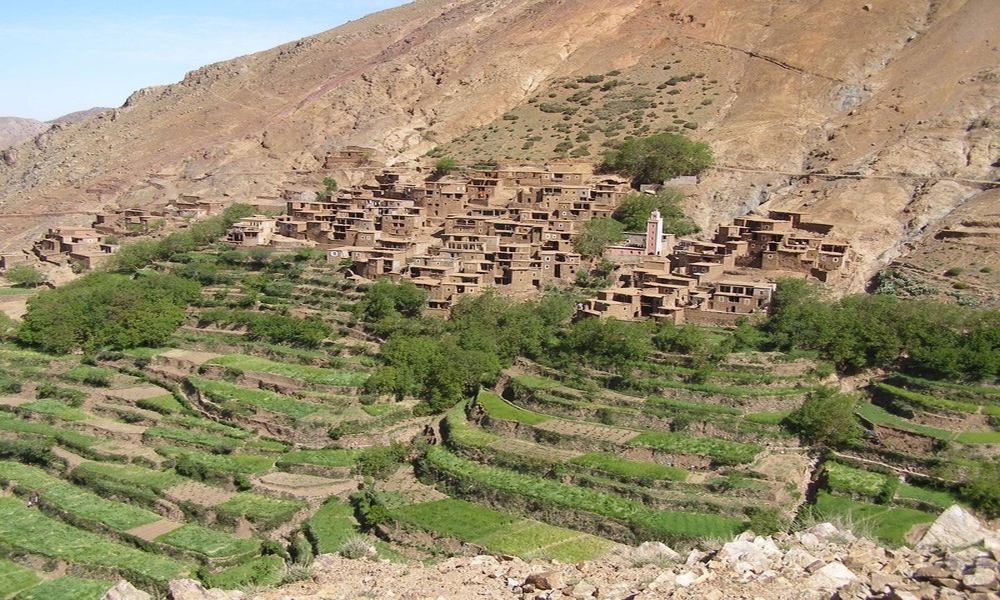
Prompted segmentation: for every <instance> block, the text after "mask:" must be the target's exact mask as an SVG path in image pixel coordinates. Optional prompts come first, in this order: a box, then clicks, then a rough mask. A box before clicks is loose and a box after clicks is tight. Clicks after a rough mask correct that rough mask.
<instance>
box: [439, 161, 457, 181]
mask: <svg viewBox="0 0 1000 600" xmlns="http://www.w3.org/2000/svg"><path fill="white" fill-rule="evenodd" d="M457 167H458V162H457V161H456V160H455V159H454V158H450V157H447V156H446V157H444V158H440V159H438V161H437V162H436V163H434V175H436V176H437V177H443V176H445V175H447V174H448V173H451V172H452V171H454V170H455V169H456V168H457Z"/></svg>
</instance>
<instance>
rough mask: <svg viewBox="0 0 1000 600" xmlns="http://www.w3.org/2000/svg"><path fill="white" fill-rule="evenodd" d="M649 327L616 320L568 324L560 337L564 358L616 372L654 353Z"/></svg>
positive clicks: (582, 321) (648, 325)
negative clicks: (561, 337) (571, 357)
mask: <svg viewBox="0 0 1000 600" xmlns="http://www.w3.org/2000/svg"><path fill="white" fill-rule="evenodd" d="M650 329H651V325H650V324H648V323H645V322H643V323H632V322H626V321H619V320H618V319H583V320H581V321H577V322H576V323H574V324H572V325H570V327H569V329H568V330H567V331H566V332H565V334H564V335H563V343H562V350H563V353H564V354H565V355H567V356H582V357H584V358H585V359H586V360H587V361H588V362H590V363H592V364H594V365H596V366H599V367H611V368H614V369H615V370H621V369H623V368H627V366H628V363H630V362H634V361H640V360H645V359H646V358H647V357H648V356H649V354H650V352H652V350H653V344H652V341H651V336H650V333H651V330H650Z"/></svg>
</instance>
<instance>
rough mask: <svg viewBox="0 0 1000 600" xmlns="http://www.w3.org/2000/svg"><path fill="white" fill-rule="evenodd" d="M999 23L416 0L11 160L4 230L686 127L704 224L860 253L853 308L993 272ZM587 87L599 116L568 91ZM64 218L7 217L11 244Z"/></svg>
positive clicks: (899, 1)
mask: <svg viewBox="0 0 1000 600" xmlns="http://www.w3.org/2000/svg"><path fill="white" fill-rule="evenodd" d="M998 25H1000V4H998V3H996V2H994V1H992V0H880V1H879V2H871V3H867V4H866V3H862V2H859V3H845V2H842V1H841V0H766V1H765V0H746V1H744V2H741V3H739V4H738V6H737V5H734V4H733V3H731V2H725V1H724V0H703V1H701V2H684V1H677V0H610V1H609V0H575V1H573V2H566V1H556V2H553V1H546V0H417V1H415V2H412V3H410V4H407V5H404V6H402V7H399V8H396V9H392V10H387V11H383V12H380V13H376V14H373V15H370V16H368V17H366V18H364V19H361V20H358V21H354V22H351V23H348V24H346V25H343V26H341V27H338V28H336V29H333V30H331V31H328V32H325V33H321V34H319V35H316V36H312V37H309V38H305V39H302V40H298V41H295V42H291V43H288V44H285V45H283V46H279V47H277V48H274V49H272V50H269V51H266V52H262V53H259V54H254V55H250V56H243V57H240V58H236V59H233V60H231V61H227V62H222V63H218V64H214V65H209V66H206V67H204V68H201V69H198V70H196V71H193V72H191V73H189V74H188V75H187V76H186V77H185V78H184V79H183V81H181V82H178V83H176V84H172V85H167V86H162V87H154V88H147V89H143V90H139V91H137V92H135V93H134V94H133V95H132V96H131V97H130V98H129V99H128V101H127V102H126V103H125V105H123V106H122V107H120V108H117V109H114V110H109V111H105V112H102V113H99V114H97V115H95V116H91V117H89V118H87V119H84V120H83V121H81V122H79V123H75V124H69V125H66V124H56V125H54V126H53V127H51V128H50V129H49V130H48V131H46V132H44V133H42V134H41V135H39V136H37V137H35V138H34V139H33V140H32V141H30V142H27V143H23V144H21V145H19V146H16V147H14V148H10V149H7V150H4V151H3V153H2V161H0V190H2V191H0V217H2V216H3V215H28V214H31V213H34V212H46V213H58V214H59V215H60V219H61V222H63V223H65V224H83V223H86V222H88V221H89V219H90V217H89V216H88V215H87V214H81V213H79V212H78V211H84V212H86V211H94V210H105V209H110V208H116V207H155V206H162V205H164V204H166V203H167V202H168V201H169V200H171V199H173V198H176V197H177V196H178V195H180V194H193V195H200V196H203V197H221V198H227V199H231V200H233V201H237V200H252V199H254V198H256V197H273V196H276V195H278V194H280V193H281V191H282V190H283V189H285V188H286V187H289V186H303V185H313V186H315V187H316V189H320V188H321V183H320V182H321V181H322V179H323V177H324V176H326V175H327V173H326V172H324V171H323V169H322V167H323V163H324V159H325V157H326V155H327V154H329V153H331V152H334V151H336V150H337V149H339V148H342V147H344V146H347V145H361V146H368V147H373V148H375V149H377V153H378V155H377V158H378V159H380V160H382V161H385V162H387V163H391V164H407V163H409V164H415V163H414V162H413V161H415V160H416V159H418V158H420V157H421V156H422V155H424V154H425V153H427V152H428V151H430V150H431V149H434V148H438V147H440V148H438V151H445V152H455V153H456V154H455V156H456V158H459V159H460V160H468V161H472V160H475V159H476V158H477V157H480V158H495V159H500V160H511V161H514V160H518V159H522V158H526V159H532V160H542V159H544V158H545V157H544V156H542V155H541V154H540V152H542V151H545V150H546V149H547V148H550V147H551V148H552V151H553V152H556V151H557V149H558V151H559V152H561V153H563V154H566V153H567V152H568V153H569V154H570V155H572V156H576V157H582V158H587V157H589V158H594V157H596V156H598V155H599V154H600V152H601V151H602V150H603V149H604V148H603V146H602V141H604V140H607V139H614V138H615V137H618V139H621V136H624V135H628V134H629V133H633V132H635V133H638V132H643V131H656V130H659V129H663V128H665V127H667V126H673V127H676V128H678V129H680V130H682V131H685V132H686V133H688V134H689V135H691V136H692V137H694V138H696V139H699V140H701V141H705V142H708V143H709V144H710V145H711V146H712V148H713V149H714V151H715V155H716V164H717V166H716V167H715V168H713V169H711V170H710V171H708V172H707V173H706V174H704V175H703V176H702V177H701V179H700V181H699V183H698V184H697V185H696V186H693V187H691V188H690V189H689V190H687V191H689V193H690V196H689V199H688V203H687V204H688V206H687V209H688V211H689V212H690V213H691V214H692V215H694V217H695V218H696V220H697V221H698V222H699V223H700V224H701V226H702V228H703V229H705V230H711V229H712V228H713V227H714V225H715V224H716V223H718V222H727V221H729V220H730V219H731V218H732V217H733V216H737V215H740V214H745V213H747V212H749V211H752V210H756V209H766V208H775V209H785V210H804V211H808V212H810V213H811V216H812V217H813V218H815V219H817V220H820V221H827V222H830V223H833V224H835V225H836V226H837V230H838V231H839V232H840V233H841V234H842V235H843V236H844V237H846V238H847V239H849V240H850V242H851V243H852V247H853V249H854V251H855V254H856V255H855V257H854V261H853V264H852V268H851V270H850V271H849V275H850V276H849V277H848V279H847V280H846V281H845V282H843V284H842V285H841V289H840V291H841V292H849V291H860V290H862V289H863V288H864V287H865V286H866V285H867V284H868V282H869V280H870V278H871V277H872V276H873V275H874V274H875V273H876V272H877V271H878V270H879V269H881V268H883V267H884V266H885V265H886V264H888V263H889V262H890V261H891V260H894V259H895V260H897V261H899V262H901V263H905V266H906V267H907V268H908V269H910V271H911V272H912V273H916V274H922V275H921V276H927V277H938V276H940V275H941V274H942V272H943V271H944V270H945V269H947V268H948V267H951V266H954V265H951V264H944V265H938V264H936V262H935V261H936V259H934V258H933V256H932V255H935V253H928V252H925V251H924V250H926V249H927V248H930V247H931V246H932V245H933V244H937V243H941V242H942V240H946V243H947V248H949V252H952V254H950V255H948V260H950V261H965V262H966V264H964V265H962V266H964V267H968V266H969V265H970V264H975V262H976V261H978V262H979V263H980V264H981V265H982V264H987V263H989V262H990V260H992V261H993V262H996V243H997V242H996V240H998V239H1000V227H998V224H1000V218H998V216H997V213H1000V207H998V204H997V196H996V194H995V193H991V192H990V190H991V189H994V188H995V187H997V186H998V185H1000V183H998V182H997V179H998V174H1000V171H998V168H1000V156H998V151H997V148H1000V104H998V102H1000V100H998V99H1000V40H997V37H996V34H995V31H996V30H997V26H998ZM598 77H601V79H600V80H598ZM685 78H686V79H685ZM671 80H673V83H671ZM614 82H618V83H614ZM574 85H575V86H577V87H575V88H574V87H573V86H574ZM593 86H597V89H596V90H593V94H595V95H596V94H604V95H605V97H603V99H602V100H601V101H600V106H601V108H602V109H603V112H600V113H599V114H591V113H587V111H586V110H584V108H585V107H586V106H587V105H586V104H585V103H587V102H590V106H595V105H594V104H593V102H594V101H595V100H594V99H593V98H587V97H584V96H573V95H574V94H577V93H581V92H586V91H588V90H592V88H593ZM606 86H610V87H608V89H603V88H604V87H606ZM675 90H676V92H675ZM616 93H620V94H621V96H619V97H616V98H610V97H609V96H608V95H609V94H616ZM571 97H574V98H576V100H575V101H576V102H577V104H578V105H579V106H577V105H573V104H572V101H571V100H570V98H571ZM671 103H672V104H671ZM574 109H577V110H576V112H575V113H574V112H573V110H574ZM595 112H596V111H595ZM583 114H588V115H590V116H587V117H584V118H582V119H581V120H579V121H576V120H575V119H576V117H577V116H578V115H583ZM588 118H589V119H592V120H591V121H589V122H587V121H586V119H588ZM529 123H530V125H529ZM612 125H613V126H612ZM644 126H645V129H643V127H644ZM587 127H589V128H590V130H589V131H588V130H587V129H586V128H587ZM615 128H617V129H618V131H617V133H616V131H615ZM529 129H531V131H528V130H529ZM583 134H586V135H587V136H589V141H587V139H585V138H584V136H583ZM535 138H537V140H536V139H535ZM567 138H569V139H567ZM529 141H530V142H531V143H530V144H529ZM562 142H566V144H563V145H562V146H560V145H559V144H560V143H562ZM567 144H568V145H567ZM526 146H527V147H526ZM460 151H461V152H464V153H467V154H468V156H466V155H462V154H458V152H460ZM343 176H345V177H360V175H359V174H357V173H355V174H350V173H348V174H344V175H343ZM351 182H352V183H356V181H351ZM52 219H53V217H51V216H50V217H46V218H43V219H37V220H32V219H30V218H27V217H18V218H17V219H2V218H0V246H2V247H0V250H4V251H9V250H10V249H12V248H16V247H22V246H25V245H26V244H28V243H30V241H31V239H33V238H34V237H36V236H37V235H38V234H39V233H40V232H41V231H42V230H43V229H44V227H46V226H51V224H52ZM4 221H6V222H4ZM964 229H974V230H976V231H977V234H976V235H964V236H957V235H954V231H955V230H964ZM949 236H952V237H949ZM969 273H976V276H975V277H974V278H972V280H970V284H971V285H972V289H974V290H979V289H981V290H983V293H984V295H986V296H988V295H989V294H994V295H995V290H996V289H998V288H1000V279H997V278H998V277H1000V275H998V274H997V273H992V272H990V273H986V272H980V271H978V270H975V269H970V270H969Z"/></svg>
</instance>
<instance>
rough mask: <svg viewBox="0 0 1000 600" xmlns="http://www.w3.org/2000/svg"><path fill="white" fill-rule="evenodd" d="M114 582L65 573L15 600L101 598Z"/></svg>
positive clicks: (96, 599) (95, 599) (85, 599)
mask: <svg viewBox="0 0 1000 600" xmlns="http://www.w3.org/2000/svg"><path fill="white" fill-rule="evenodd" d="M113 585H114V584H113V583H111V582H110V581H101V580H99V579H83V578H80V577H73V576H72V575H64V576H62V577H59V578H57V579H52V580H50V581H46V582H44V583H40V584H38V585H36V586H34V587H32V588H30V589H27V590H25V591H23V592H21V593H20V594H18V595H17V596H15V599H14V600H53V599H55V598H58V600H100V598H102V597H103V596H104V594H105V593H107V591H108V590H109V589H111V587H112V586H113Z"/></svg>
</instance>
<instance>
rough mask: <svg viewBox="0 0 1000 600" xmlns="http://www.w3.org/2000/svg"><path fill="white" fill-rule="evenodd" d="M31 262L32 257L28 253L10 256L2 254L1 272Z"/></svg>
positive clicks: (14, 253)
mask: <svg viewBox="0 0 1000 600" xmlns="http://www.w3.org/2000/svg"><path fill="white" fill-rule="evenodd" d="M30 262H31V255H30V254H28V253H27V252H12V253H10V254H0V271H6V270H7V269H9V268H11V267H16V266H19V265H26V264H28V263H30Z"/></svg>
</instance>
